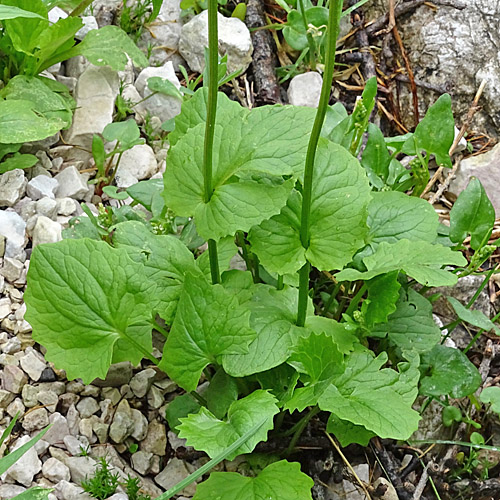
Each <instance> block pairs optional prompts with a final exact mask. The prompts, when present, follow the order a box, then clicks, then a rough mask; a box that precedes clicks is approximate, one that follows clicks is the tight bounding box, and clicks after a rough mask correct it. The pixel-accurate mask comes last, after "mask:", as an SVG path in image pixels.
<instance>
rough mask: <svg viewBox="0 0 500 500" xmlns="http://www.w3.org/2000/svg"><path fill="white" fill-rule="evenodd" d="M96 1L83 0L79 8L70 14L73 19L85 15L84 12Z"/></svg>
mask: <svg viewBox="0 0 500 500" xmlns="http://www.w3.org/2000/svg"><path fill="white" fill-rule="evenodd" d="M93 1H94V0H82V1H81V2H80V3H79V4H78V6H77V7H76V8H75V9H73V10H72V11H71V12H70V14H69V15H70V16H71V17H77V16H79V15H80V14H83V11H84V10H85V9H86V8H87V7H88V6H89V5H90V4H91V3H92V2H93Z"/></svg>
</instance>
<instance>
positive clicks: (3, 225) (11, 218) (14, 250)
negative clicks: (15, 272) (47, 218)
mask: <svg viewBox="0 0 500 500" xmlns="http://www.w3.org/2000/svg"><path fill="white" fill-rule="evenodd" d="M2 175H6V174H2ZM0 177H1V176H0ZM0 235H1V236H4V237H5V239H6V242H5V254H4V255H5V257H11V258H13V259H19V260H21V261H23V262H24V260H25V259H26V253H25V252H24V244H25V240H26V223H25V222H24V220H23V219H22V218H21V217H20V216H19V215H18V214H17V213H16V212H8V211H6V210H0Z"/></svg>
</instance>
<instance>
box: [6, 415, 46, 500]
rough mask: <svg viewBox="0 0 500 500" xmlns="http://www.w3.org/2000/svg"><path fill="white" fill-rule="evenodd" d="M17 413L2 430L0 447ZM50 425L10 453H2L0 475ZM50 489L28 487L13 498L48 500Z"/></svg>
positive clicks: (39, 437)
mask: <svg viewBox="0 0 500 500" xmlns="http://www.w3.org/2000/svg"><path fill="white" fill-rule="evenodd" d="M18 416H19V414H16V415H15V416H14V418H13V419H12V420H11V421H10V424H9V425H8V426H7V428H6V429H5V430H4V431H3V432H2V435H1V436H0V448H1V447H2V445H3V444H4V442H5V440H6V439H7V438H8V437H9V436H10V434H11V433H12V430H13V429H14V426H15V425H16V422H17V418H18ZM50 427H51V426H50V425H49V426H48V427H46V428H45V429H44V430H43V431H41V432H39V433H38V434H37V435H36V436H35V437H33V438H31V439H30V440H29V441H28V442H27V443H25V444H23V445H22V446H20V447H19V448H17V449H16V450H14V451H11V452H10V453H8V454H6V455H4V456H3V457H1V458H0V475H2V474H3V473H4V472H6V471H8V470H9V468H10V467H11V466H12V465H14V464H15V463H16V462H17V461H18V460H19V459H20V458H21V457H22V456H23V455H24V454H25V453H26V452H27V451H28V450H30V449H31V448H33V446H35V445H36V443H37V442H38V441H40V439H42V438H43V436H44V435H45V433H46V432H47V431H48V430H49V429H50ZM51 491H52V490H50V489H46V488H39V487H35V488H30V489H29V490H27V491H25V492H24V493H21V494H20V495H16V496H15V497H14V500H48V494H49V493H50V492H51Z"/></svg>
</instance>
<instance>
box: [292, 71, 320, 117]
mask: <svg viewBox="0 0 500 500" xmlns="http://www.w3.org/2000/svg"><path fill="white" fill-rule="evenodd" d="M322 83H323V78H322V77H321V75H320V74H319V73H317V72H316V71H309V72H308V73H302V74H301V75H297V76H294V77H293V78H292V81H291V82H290V86H289V87H288V92H287V93H288V101H289V102H290V104H293V105H294V106H307V107H309V108H317V107H318V104H319V96H320V94H321V85H322Z"/></svg>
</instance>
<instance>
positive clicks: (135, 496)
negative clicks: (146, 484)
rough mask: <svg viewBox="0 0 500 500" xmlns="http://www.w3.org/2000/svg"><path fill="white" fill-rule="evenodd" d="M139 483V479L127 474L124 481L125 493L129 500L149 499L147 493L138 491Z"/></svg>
mask: <svg viewBox="0 0 500 500" xmlns="http://www.w3.org/2000/svg"><path fill="white" fill-rule="evenodd" d="M139 483H140V481H139V479H138V478H136V477H130V476H128V478H127V480H126V481H125V484H124V486H125V492H126V493H127V496H128V498H129V500H151V497H150V496H149V495H143V494H142V493H140V489H141V488H140V485H139Z"/></svg>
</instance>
